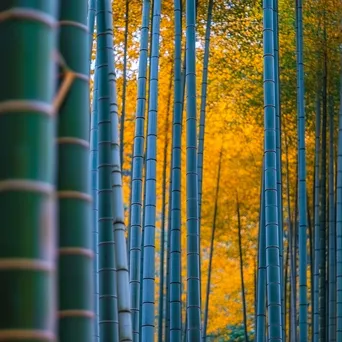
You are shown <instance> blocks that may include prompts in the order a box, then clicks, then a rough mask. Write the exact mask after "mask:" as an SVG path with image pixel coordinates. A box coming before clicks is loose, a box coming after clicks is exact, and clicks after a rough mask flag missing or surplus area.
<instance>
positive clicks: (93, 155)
mask: <svg viewBox="0 0 342 342" xmlns="http://www.w3.org/2000/svg"><path fill="white" fill-rule="evenodd" d="M96 64H97V63H95V70H96ZM97 104H98V74H97V73H96V72H95V75H94V91H93V105H92V113H91V117H90V158H89V159H90V173H91V190H92V197H93V221H92V225H93V251H94V262H93V290H94V297H93V299H94V313H95V320H94V339H95V342H97V341H98V340H99V327H98V325H99V282H98V272H97V271H98V267H97V263H98V248H97V244H98V198H97V196H98V194H97V192H98V177H97V165H98V127H97V126H98V105H97Z"/></svg>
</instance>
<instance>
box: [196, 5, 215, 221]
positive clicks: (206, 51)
mask: <svg viewBox="0 0 342 342" xmlns="http://www.w3.org/2000/svg"><path fill="white" fill-rule="evenodd" d="M213 5H214V0H209V4H208V14H207V24H206V30H205V43H204V59H203V71H202V84H201V109H200V124H199V134H198V152H197V173H198V215H199V218H198V222H199V223H198V225H199V227H201V208H202V183H203V180H202V179H203V158H204V132H205V116H206V106H207V88H208V67H209V47H210V31H211V18H212V12H213Z"/></svg>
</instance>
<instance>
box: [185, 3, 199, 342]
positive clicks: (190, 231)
mask: <svg viewBox="0 0 342 342" xmlns="http://www.w3.org/2000/svg"><path fill="white" fill-rule="evenodd" d="M186 49H187V53H186V88H187V92H186V94H187V98H186V113H187V118H186V126H187V139H186V199H187V289H188V293H187V338H188V340H189V341H200V339H201V294H200V273H201V270H200V246H199V241H200V233H199V226H198V189H197V188H198V177H197V153H196V152H197V151H196V145H197V137H196V136H197V127H196V1H195V0H186Z"/></svg>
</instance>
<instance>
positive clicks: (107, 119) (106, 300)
mask: <svg viewBox="0 0 342 342" xmlns="http://www.w3.org/2000/svg"><path fill="white" fill-rule="evenodd" d="M96 11H97V58H98V66H97V70H96V72H97V73H98V86H99V89H98V109H99V113H98V119H99V121H98V139H99V140H98V153H99V154H98V177H99V178H98V182H99V183H98V223H99V224H98V231H99V234H98V241H99V242H98V251H99V270H98V272H99V326H100V341H101V342H117V341H119V322H118V308H117V289H116V286H117V283H116V269H115V245H114V234H113V230H112V220H113V216H112V215H113V212H112V208H113V203H112V184H111V173H112V162H113V161H112V153H111V145H112V129H111V128H112V127H111V115H110V87H109V79H108V74H109V70H108V67H109V66H108V63H109V60H108V58H109V54H110V53H112V49H113V40H112V34H113V32H112V29H111V27H112V15H111V1H110V0H98V1H97V7H96Z"/></svg>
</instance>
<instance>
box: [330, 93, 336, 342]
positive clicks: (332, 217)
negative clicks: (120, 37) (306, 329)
mask: <svg viewBox="0 0 342 342" xmlns="http://www.w3.org/2000/svg"><path fill="white" fill-rule="evenodd" d="M329 107H330V110H329V112H330V115H329V119H330V120H329V121H330V122H329V302H328V304H329V305H328V308H329V324H328V333H329V335H328V340H329V342H330V341H331V342H335V341H336V226H335V191H334V190H335V189H334V188H335V184H334V183H335V175H334V104H333V98H332V97H331V98H330V106H329Z"/></svg>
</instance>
